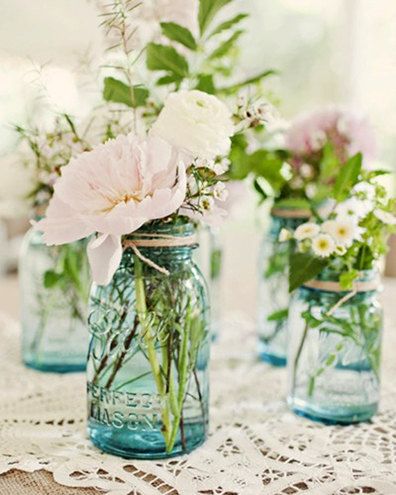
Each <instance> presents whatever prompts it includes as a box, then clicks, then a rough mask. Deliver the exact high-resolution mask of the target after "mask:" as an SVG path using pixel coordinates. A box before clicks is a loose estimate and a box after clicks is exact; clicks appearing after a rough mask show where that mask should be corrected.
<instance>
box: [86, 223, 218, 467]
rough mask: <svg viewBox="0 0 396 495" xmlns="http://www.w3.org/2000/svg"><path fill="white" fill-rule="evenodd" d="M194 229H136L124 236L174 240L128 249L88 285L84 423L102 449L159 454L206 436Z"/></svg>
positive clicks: (204, 334) (203, 301) (203, 311)
mask: <svg viewBox="0 0 396 495" xmlns="http://www.w3.org/2000/svg"><path fill="white" fill-rule="evenodd" d="M147 228H148V227H147ZM194 230H195V229H194V226H193V225H192V224H190V223H184V224H181V225H180V224H179V225H172V224H166V223H164V224H157V225H156V228H155V230H153V226H151V228H150V230H149V231H147V230H145V229H140V230H139V231H137V232H136V233H135V234H134V235H133V236H129V237H127V241H130V242H133V241H134V239H135V240H136V238H139V237H140V236H141V235H142V234H144V235H146V237H145V239H147V238H148V239H149V240H150V235H154V236H155V237H154V240H155V239H157V240H158V238H161V237H162V236H164V238H165V239H166V238H168V237H169V236H170V237H171V238H172V239H175V238H176V239H178V240H179V241H180V245H179V246H172V247H171V246H163V247H142V246H141V244H140V245H139V248H138V252H136V250H134V249H132V248H130V247H129V248H127V249H125V250H124V253H123V257H122V262H121V265H120V267H119V268H118V270H117V272H116V273H115V275H114V277H113V280H112V282H111V283H110V284H109V285H108V286H105V287H94V288H93V292H92V296H91V310H90V318H89V324H90V330H91V333H92V339H91V344H90V351H89V359H88V369H87V372H88V426H89V433H90V437H91V439H92V441H93V443H94V444H95V445H97V446H98V447H99V448H101V449H102V450H104V451H106V452H109V453H112V454H114V455H119V456H122V457H126V458H140V459H157V458H167V457H172V456H175V455H179V454H183V453H186V452H190V451H191V450H193V449H195V448H196V447H197V446H199V445H200V444H202V443H203V442H204V440H205V438H206V436H207V431H208V391H209V380H208V363H209V346H210V338H209V320H208V300H207V294H206V290H205V284H204V280H203V277H202V275H201V272H200V271H199V269H198V267H197V265H196V264H195V262H194V261H193V259H192V252H193V249H194V247H196V245H194V244H190V245H186V244H189V243H188V241H187V239H191V238H192V236H193V235H194ZM135 242H136V241H135ZM184 243H185V245H183V244H184ZM153 263H155V264H156V266H152V265H153ZM159 268H161V271H160V270H159ZM164 269H165V270H167V271H168V273H163V270H164Z"/></svg>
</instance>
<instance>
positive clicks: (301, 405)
mask: <svg viewBox="0 0 396 495" xmlns="http://www.w3.org/2000/svg"><path fill="white" fill-rule="evenodd" d="M287 402H288V405H289V407H290V409H291V410H292V411H293V412H294V413H295V414H297V415H298V416H303V417H304V418H308V419H311V420H312V421H317V422H320V423H324V424H327V425H350V424H353V423H361V422H364V421H369V420H370V419H371V418H372V417H373V416H374V415H375V414H376V413H377V411H378V404H377V403H374V404H368V405H364V406H355V407H339V408H337V409H336V408H332V409H330V408H329V409H325V408H323V407H320V406H314V405H312V404H309V403H308V402H305V401H303V400H299V399H293V398H290V397H289V398H288V400H287Z"/></svg>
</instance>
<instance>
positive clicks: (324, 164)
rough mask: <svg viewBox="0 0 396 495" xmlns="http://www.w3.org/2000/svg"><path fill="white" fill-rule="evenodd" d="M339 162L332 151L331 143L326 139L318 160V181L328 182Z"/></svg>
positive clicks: (334, 174) (337, 168) (333, 175)
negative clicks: (320, 158)
mask: <svg viewBox="0 0 396 495" xmlns="http://www.w3.org/2000/svg"><path fill="white" fill-rule="evenodd" d="M340 166H341V164H340V161H339V160H338V158H337V155H336V154H335V152H334V147H333V145H332V144H331V143H330V142H329V141H328V142H327V143H326V144H325V147H324V149H323V157H322V160H321V162H320V172H319V180H318V182H319V183H325V182H328V181H329V180H330V179H333V178H334V177H335V176H336V175H337V172H338V170H339V168H340Z"/></svg>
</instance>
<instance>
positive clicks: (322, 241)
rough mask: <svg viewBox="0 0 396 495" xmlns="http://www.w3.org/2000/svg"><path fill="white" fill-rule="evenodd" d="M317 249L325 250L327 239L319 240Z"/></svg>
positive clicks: (327, 245) (327, 243) (327, 244)
mask: <svg viewBox="0 0 396 495" xmlns="http://www.w3.org/2000/svg"><path fill="white" fill-rule="evenodd" d="M318 247H319V249H327V248H328V247H329V241H328V240H327V239H320V241H319V242H318Z"/></svg>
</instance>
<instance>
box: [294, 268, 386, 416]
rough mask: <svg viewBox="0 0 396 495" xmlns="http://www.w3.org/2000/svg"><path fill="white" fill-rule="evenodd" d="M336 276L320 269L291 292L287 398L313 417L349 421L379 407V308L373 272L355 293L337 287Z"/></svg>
mask: <svg viewBox="0 0 396 495" xmlns="http://www.w3.org/2000/svg"><path fill="white" fill-rule="evenodd" d="M337 280H338V274H335V273H332V272H329V271H325V272H323V273H322V274H321V277H320V278H319V280H318V281H315V282H313V283H311V284H308V286H303V287H300V288H299V289H298V290H297V291H296V292H295V294H294V295H293V298H292V302H291V306H290V317H289V354H288V376H289V394H288V403H289V405H290V407H291V408H292V409H293V410H294V411H295V412H296V413H299V414H302V415H305V416H308V417H311V418H313V419H316V420H321V421H324V422H329V423H345V424H349V423H355V422H358V421H364V420H368V419H370V418H371V417H372V416H373V415H374V414H375V413H376V411H377V408H378V401H379V392H380V355H381V352H380V351H381V337H382V327H383V314H382V307H381V305H380V303H379V302H378V297H377V296H378V294H377V292H378V291H377V290H376V287H377V286H378V281H377V275H376V274H375V273H374V272H365V273H363V274H362V278H361V279H360V281H359V283H358V284H357V285H356V289H357V292H356V293H354V292H352V293H351V292H349V293H348V292H340V288H339V285H338V283H334V282H335V281H337ZM318 282H319V284H318Z"/></svg>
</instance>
